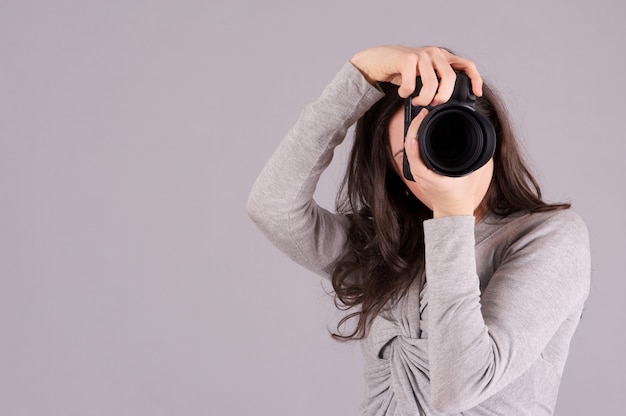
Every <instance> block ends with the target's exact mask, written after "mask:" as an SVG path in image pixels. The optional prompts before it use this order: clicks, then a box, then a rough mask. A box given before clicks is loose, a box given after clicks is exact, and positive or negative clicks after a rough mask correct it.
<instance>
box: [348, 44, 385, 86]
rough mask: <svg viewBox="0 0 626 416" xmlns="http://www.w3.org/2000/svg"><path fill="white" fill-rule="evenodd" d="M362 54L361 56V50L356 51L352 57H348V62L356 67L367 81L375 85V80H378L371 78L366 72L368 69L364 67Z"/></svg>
mask: <svg viewBox="0 0 626 416" xmlns="http://www.w3.org/2000/svg"><path fill="white" fill-rule="evenodd" d="M362 56H363V52H359V53H357V54H356V55H354V56H353V57H352V59H350V63H351V64H352V66H354V67H355V68H356V69H358V70H359V72H360V73H361V75H363V78H365V79H366V80H367V82H369V83H370V84H372V85H375V84H376V82H378V81H376V80H375V79H374V78H372V77H371V76H370V75H369V73H368V71H367V69H366V68H365V65H364V63H363V59H362Z"/></svg>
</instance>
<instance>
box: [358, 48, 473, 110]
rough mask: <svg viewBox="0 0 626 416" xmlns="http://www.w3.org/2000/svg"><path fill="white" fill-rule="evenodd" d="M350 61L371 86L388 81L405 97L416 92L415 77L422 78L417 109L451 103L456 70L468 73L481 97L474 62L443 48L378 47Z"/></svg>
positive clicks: (414, 99) (417, 98) (415, 102)
mask: <svg viewBox="0 0 626 416" xmlns="http://www.w3.org/2000/svg"><path fill="white" fill-rule="evenodd" d="M350 62H351V63H352V65H354V66H355V67H356V68H357V69H358V70H359V71H360V72H361V73H362V74H363V76H364V77H365V79H367V81H368V82H370V83H371V84H375V83H376V82H379V81H386V82H392V83H394V84H396V85H398V86H399V89H398V94H399V95H400V96H401V97H402V98H406V97H408V96H409V95H411V94H412V93H413V91H415V78H416V77H417V76H420V77H421V79H422V89H421V90H420V92H419V95H418V96H416V97H415V98H413V105H416V106H417V105H419V106H426V105H437V104H441V103H444V102H446V101H448V100H449V99H450V97H451V96H452V92H453V90H454V83H455V81H456V74H455V73H454V70H459V71H463V72H465V73H466V74H467V76H468V77H469V78H470V80H471V82H472V91H473V92H474V94H475V95H476V96H479V97H480V96H482V85H483V80H482V78H481V76H480V74H479V73H478V70H477V69H476V65H475V64H474V62H473V61H471V60H469V59H465V58H462V57H460V56H456V55H454V54H452V53H450V52H448V51H447V50H445V49H442V48H437V47H434V46H428V47H422V48H413V47H407V46H379V47H375V48H370V49H366V50H364V51H363V52H359V53H357V54H356V55H354V57H353V58H352V59H351V60H350Z"/></svg>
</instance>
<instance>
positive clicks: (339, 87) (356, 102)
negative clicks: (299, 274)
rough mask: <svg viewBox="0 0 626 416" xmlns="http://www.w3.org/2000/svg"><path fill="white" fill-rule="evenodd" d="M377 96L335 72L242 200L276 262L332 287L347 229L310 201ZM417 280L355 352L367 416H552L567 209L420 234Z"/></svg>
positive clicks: (570, 225)
mask: <svg viewBox="0 0 626 416" xmlns="http://www.w3.org/2000/svg"><path fill="white" fill-rule="evenodd" d="M381 97H382V94H381V92H379V91H378V90H377V89H376V88H375V87H373V86H371V85H370V84H369V83H367V81H366V80H365V79H364V78H363V77H362V76H361V74H360V73H359V72H358V71H357V70H356V69H355V68H354V67H353V66H352V65H351V64H349V63H346V64H345V65H344V67H343V68H342V69H341V71H340V72H339V73H338V74H337V76H336V77H335V79H334V80H333V81H332V82H331V83H330V84H329V85H328V86H327V87H326V89H325V90H324V92H323V93H322V95H321V97H320V98H319V99H318V100H317V101H315V102H314V103H312V104H310V105H308V106H307V107H305V109H304V110H303V112H302V114H301V117H300V119H299V120H298V122H297V123H296V125H295V126H294V127H293V129H292V130H291V131H290V132H289V133H288V135H287V136H286V137H285V139H284V140H283V142H282V143H281V144H280V146H279V147H278V149H277V150H276V151H275V152H274V154H273V155H272V157H271V159H270V160H269V162H268V163H267V165H266V166H265V168H264V169H263V171H262V172H261V174H260V175H259V177H258V179H257V181H256V183H255V185H254V187H253V189H252V192H251V194H250V197H249V200H248V212H249V215H250V216H251V218H252V219H253V220H254V221H255V223H256V224H257V225H258V227H259V228H260V229H261V230H262V231H263V232H264V233H265V234H266V236H267V237H268V238H269V239H270V240H271V241H272V242H273V243H274V244H275V245H276V246H277V247H278V248H279V249H281V250H282V251H283V252H285V253H286V254H287V255H288V256H289V257H291V258H292V259H293V260H295V261H296V262H298V263H300V264H302V265H303V266H305V267H307V268H308V269H310V270H312V271H314V272H316V273H318V274H320V275H322V276H324V277H329V276H330V273H331V272H332V266H333V262H334V260H335V259H336V257H337V256H338V254H339V253H340V252H341V250H342V247H343V246H344V244H345V241H346V233H347V229H348V225H349V224H348V221H347V218H346V217H344V216H342V215H338V214H335V213H331V212H329V211H327V210H325V209H323V208H321V207H320V206H318V205H317V204H316V203H315V201H314V200H313V193H314V191H315V187H316V184H317V182H318V179H319V177H320V175H321V173H322V171H323V170H324V169H325V168H326V167H327V166H328V164H329V163H330V161H331V159H332V155H333V149H334V148H335V146H337V145H338V144H339V143H340V142H341V141H342V140H343V138H344V137H345V135H346V132H347V129H348V128H349V127H350V126H351V125H352V124H354V122H355V121H356V120H357V119H358V118H359V117H361V116H362V115H363V113H364V112H365V111H366V110H367V109H368V108H370V107H371V106H372V105H373V104H374V103H375V102H376V101H377V100H379V99H380V98H381ZM424 233H425V246H426V277H425V278H423V279H422V278H416V279H415V280H414V283H413V284H412V286H411V288H410V290H409V291H408V293H407V294H406V295H405V296H404V297H403V298H402V299H401V300H400V301H399V302H398V303H397V305H395V306H394V308H393V309H392V310H390V311H387V312H384V313H382V314H380V315H379V316H377V317H376V318H375V319H374V320H373V322H372V327H371V330H370V332H369V335H368V336H367V338H366V339H364V340H363V341H362V349H363V354H364V359H365V370H364V374H365V382H366V392H365V399H364V402H363V406H362V410H363V414H364V415H380V416H382V415H461V414H463V415H506V416H514V415H551V414H552V413H553V411H554V406H555V402H556V397H557V393H558V388H559V383H560V380H561V376H562V374H563V368H564V365H565V361H566V358H567V354H568V349H569V343H570V340H571V338H572V335H573V334H574V331H575V329H576V326H577V325H578V322H579V320H580V317H581V313H582V310H583V306H584V302H585V300H586V298H587V295H588V292H589V284H590V254H589V242H588V235H587V230H586V227H585V225H584V223H583V221H582V220H581V219H580V217H579V216H578V215H576V214H575V213H574V212H573V211H572V210H560V211H552V212H548V213H541V214H528V213H518V214H515V215H511V216H508V217H506V218H502V217H498V216H496V215H493V214H489V215H487V216H485V217H484V218H483V219H482V220H481V221H480V222H479V223H478V224H475V220H474V217H471V216H467V217H465V216H460V217H444V218H438V219H432V220H428V221H425V222H424Z"/></svg>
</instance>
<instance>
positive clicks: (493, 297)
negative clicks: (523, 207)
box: [424, 210, 591, 413]
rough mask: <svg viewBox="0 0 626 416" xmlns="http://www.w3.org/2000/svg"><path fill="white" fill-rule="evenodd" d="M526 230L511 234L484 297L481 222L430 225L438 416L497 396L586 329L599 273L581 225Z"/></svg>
mask: <svg viewBox="0 0 626 416" xmlns="http://www.w3.org/2000/svg"><path fill="white" fill-rule="evenodd" d="M520 223H523V227H524V228H525V229H524V230H523V231H520V230H515V233H514V234H512V237H511V238H512V241H509V242H508V247H507V248H506V250H505V251H504V254H503V259H502V262H501V263H500V265H499V266H498V268H497V270H496V271H495V273H494V274H493V276H492V277H491V280H490V281H489V284H488V285H487V287H486V288H485V289H484V291H483V292H482V294H481V291H480V287H479V286H480V282H479V278H478V276H477V274H476V252H475V250H478V249H479V248H480V245H479V246H477V247H476V248H475V244H474V217H445V218H440V219H434V220H429V221H426V222H425V223H424V232H425V244H426V275H427V280H428V285H429V288H430V292H429V296H430V299H429V305H428V307H429V316H428V320H429V339H428V343H429V352H430V354H429V359H430V377H431V399H432V403H433V405H434V407H435V408H437V409H438V410H440V411H444V412H450V413H452V412H461V411H464V410H466V409H469V408H471V407H473V406H476V405H477V404H479V403H482V402H484V401H485V400H486V399H488V398H489V397H491V396H493V395H494V394H496V393H498V392H499V391H501V390H502V389H504V388H505V387H506V386H507V385H509V384H510V383H511V382H513V381H514V380H515V379H516V378H517V377H519V376H520V375H521V374H523V373H524V372H525V371H527V370H528V369H529V368H530V367H531V365H533V363H535V362H536V361H537V360H539V359H542V357H543V353H544V352H545V349H546V345H548V343H550V342H551V340H553V339H554V338H555V337H560V336H561V335H560V332H559V331H562V328H563V327H564V326H566V325H571V326H573V327H575V325H576V324H577V323H578V320H579V319H580V313H581V311H582V307H583V304H584V302H585V300H586V298H587V295H588V292H589V285H590V273H591V272H590V250H589V241H588V234H587V229H586V227H585V225H584V223H583V221H582V220H581V219H580V217H579V216H578V215H577V214H575V213H574V212H573V211H571V210H562V211H554V212H552V213H548V214H530V215H529V216H527V217H526V219H525V220H524V221H523V222H520ZM520 227H521V226H520ZM484 244H489V242H488V241H487V242H485V243H484ZM491 252H493V251H492V250H491ZM570 321H571V322H570ZM565 342H566V344H568V343H569V339H567V340H565ZM555 371H558V372H560V371H562V369H555Z"/></svg>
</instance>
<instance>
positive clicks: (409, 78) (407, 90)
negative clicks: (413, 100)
mask: <svg viewBox="0 0 626 416" xmlns="http://www.w3.org/2000/svg"><path fill="white" fill-rule="evenodd" d="M417 62H418V57H417V55H416V54H414V53H411V54H408V55H407V56H406V58H405V62H404V64H403V65H402V67H401V68H400V75H401V77H402V80H401V82H400V88H398V95H400V97H402V98H406V97H408V96H409V95H411V94H412V93H413V91H415V78H416V77H417Z"/></svg>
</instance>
